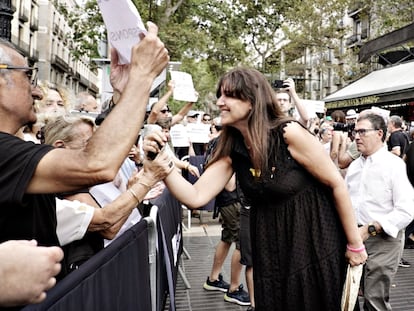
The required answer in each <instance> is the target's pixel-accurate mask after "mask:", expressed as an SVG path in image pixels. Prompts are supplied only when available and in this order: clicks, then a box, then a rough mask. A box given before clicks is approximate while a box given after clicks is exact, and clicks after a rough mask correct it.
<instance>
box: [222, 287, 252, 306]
mask: <svg viewBox="0 0 414 311" xmlns="http://www.w3.org/2000/svg"><path fill="white" fill-rule="evenodd" d="M224 300H225V301H227V302H232V303H237V304H238V305H240V306H250V297H249V294H248V293H247V292H246V291H244V290H243V285H242V284H240V286H239V288H238V289H236V290H235V291H234V292H230V290H228V291H227V293H225V294H224Z"/></svg>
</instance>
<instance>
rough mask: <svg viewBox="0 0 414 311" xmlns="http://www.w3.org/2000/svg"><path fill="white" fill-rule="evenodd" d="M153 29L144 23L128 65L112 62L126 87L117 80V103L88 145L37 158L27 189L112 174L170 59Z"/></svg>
mask: <svg viewBox="0 0 414 311" xmlns="http://www.w3.org/2000/svg"><path fill="white" fill-rule="evenodd" d="M157 33H158V29H157V26H156V25H154V24H152V23H148V34H147V35H146V37H145V38H144V39H143V40H142V41H141V42H140V43H139V44H138V45H135V46H134V47H133V48H132V54H131V64H130V65H129V68H125V67H122V65H113V67H114V68H115V70H117V69H119V70H118V71H119V73H120V75H122V77H121V78H120V79H119V80H120V81H123V82H124V83H125V89H123V90H122V89H121V88H122V83H120V85H121V86H120V90H119V91H120V92H122V95H121V96H120V98H119V101H118V103H117V104H116V105H115V107H114V108H113V110H112V112H111V113H110V114H109V115H108V116H107V117H106V119H105V121H104V122H103V123H102V125H101V126H100V127H99V128H98V130H97V131H96V132H95V133H94V135H93V136H92V138H91V139H90V140H89V141H88V142H87V144H86V146H85V147H84V148H82V149H79V150H73V149H72V150H68V149H59V148H58V149H55V150H52V151H50V152H48V153H47V154H46V155H45V156H44V157H43V158H42V160H41V161H40V162H39V164H38V166H37V169H36V171H35V174H34V176H33V178H32V180H31V182H30V184H29V185H28V189H27V192H29V193H56V192H63V191H69V190H74V189H77V188H81V187H85V186H90V185H94V184H97V183H102V182H106V181H110V180H112V179H113V178H114V177H115V175H116V173H117V172H118V169H119V167H120V166H121V164H122V162H123V161H124V159H125V158H126V157H127V155H128V152H129V151H130V148H131V146H132V145H133V144H134V143H135V140H136V138H137V136H138V133H139V131H140V129H141V127H142V124H143V120H144V116H145V113H146V106H147V103H148V98H149V92H150V88H151V85H152V82H153V80H154V79H155V77H156V76H157V75H158V74H159V73H160V72H161V71H162V70H163V69H164V68H165V67H166V65H167V63H168V60H169V56H168V52H167V50H166V49H165V47H164V44H163V43H162V42H161V41H160V39H159V38H158V37H157ZM112 61H113V62H114V61H116V59H112ZM125 81H126V82H125Z"/></svg>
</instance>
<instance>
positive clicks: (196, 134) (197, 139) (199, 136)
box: [187, 123, 210, 143]
mask: <svg viewBox="0 0 414 311" xmlns="http://www.w3.org/2000/svg"><path fill="white" fill-rule="evenodd" d="M187 134H188V137H189V138H190V141H191V142H192V143H208V142H209V140H210V137H209V134H210V124H204V123H189V124H187Z"/></svg>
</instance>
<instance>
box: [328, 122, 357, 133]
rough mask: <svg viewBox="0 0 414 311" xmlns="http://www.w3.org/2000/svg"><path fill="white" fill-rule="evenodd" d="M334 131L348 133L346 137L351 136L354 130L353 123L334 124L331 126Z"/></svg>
mask: <svg viewBox="0 0 414 311" xmlns="http://www.w3.org/2000/svg"><path fill="white" fill-rule="evenodd" d="M332 126H333V129H334V131H341V132H348V135H349V136H351V135H352V131H353V130H354V128H355V123H340V122H335V123H334V124H333V125H332Z"/></svg>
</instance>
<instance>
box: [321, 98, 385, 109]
mask: <svg viewBox="0 0 414 311" xmlns="http://www.w3.org/2000/svg"><path fill="white" fill-rule="evenodd" d="M379 100H380V97H378V96H366V97H359V98H351V99H345V100H338V101H334V102H330V103H326V104H325V105H326V108H327V109H335V108H339V109H340V108H345V107H356V106H363V105H369V104H375V103H377V102H378V101H379Z"/></svg>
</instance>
